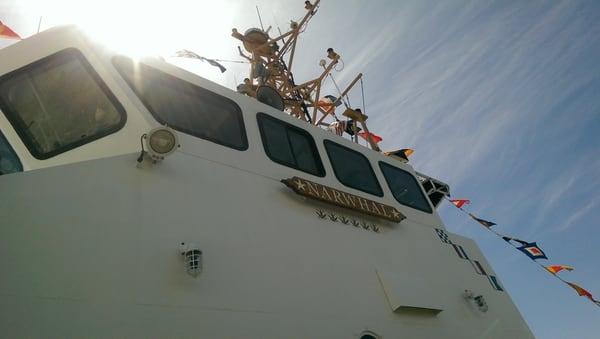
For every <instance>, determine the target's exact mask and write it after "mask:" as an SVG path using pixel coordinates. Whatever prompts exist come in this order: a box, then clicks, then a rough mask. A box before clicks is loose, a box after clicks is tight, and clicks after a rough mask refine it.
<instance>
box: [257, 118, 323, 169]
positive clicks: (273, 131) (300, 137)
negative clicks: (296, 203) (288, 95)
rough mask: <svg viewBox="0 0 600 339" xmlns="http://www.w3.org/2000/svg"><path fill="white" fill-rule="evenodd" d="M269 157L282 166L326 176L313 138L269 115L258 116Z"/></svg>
mask: <svg viewBox="0 0 600 339" xmlns="http://www.w3.org/2000/svg"><path fill="white" fill-rule="evenodd" d="M257 119H258V127H259V129H260V135H261V137H262V141H263V146H264V148H265V152H266V153H267V156H268V157H269V158H270V159H271V160H273V161H275V162H277V163H280V164H282V165H285V166H288V167H292V168H295V169H298V170H300V171H304V172H307V173H310V174H314V175H318V176H324V175H325V171H324V170H323V164H322V163H321V159H320V158H319V153H318V151H317V147H316V145H315V142H314V140H313V138H312V136H311V135H310V134H309V133H308V132H306V131H304V130H303V129H301V128H298V127H296V126H294V125H290V124H288V123H285V122H283V121H281V120H278V119H275V118H273V117H271V116H269V115H266V114H263V113H259V114H258V115H257Z"/></svg>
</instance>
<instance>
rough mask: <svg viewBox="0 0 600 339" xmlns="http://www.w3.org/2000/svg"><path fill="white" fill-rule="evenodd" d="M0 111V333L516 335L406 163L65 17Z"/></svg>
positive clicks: (7, 86) (481, 268)
mask: <svg viewBox="0 0 600 339" xmlns="http://www.w3.org/2000/svg"><path fill="white" fill-rule="evenodd" d="M309 10H310V9H309ZM290 63H291V62H290ZM0 110H1V113H0V132H1V136H0V171H1V172H2V174H3V175H1V176H0V187H1V189H2V193H3V194H2V198H0V224H1V226H0V276H1V277H2V279H0V333H2V336H6V337H144V338H147V337H195V338H198V337H216V338H438V337H443V338H506V337H514V338H527V337H532V335H531V333H530V331H529V329H528V328H527V325H526V324H525V322H524V321H523V319H522V318H521V316H520V314H519V312H518V310H517V309H516V307H515V306H514V304H513V303H512V301H511V300H510V298H509V296H508V294H507V293H506V292H505V291H504V290H503V288H502V285H501V282H500V280H499V279H498V278H497V276H496V274H495V273H494V271H493V269H492V268H491V267H490V266H489V264H488V263H487V261H486V260H485V258H484V256H483V255H482V253H481V251H480V250H479V249H478V247H477V246H476V244H475V243H474V242H473V241H472V240H470V239H468V238H465V237H462V236H459V235H456V234H452V233H450V232H448V231H446V230H445V227H444V226H443V223H442V221H441V219H440V217H439V215H438V213H437V212H436V207H437V205H438V204H439V203H440V201H441V199H442V198H443V196H444V195H445V194H447V193H448V191H449V190H448V187H447V185H445V184H444V183H442V182H440V181H439V180H436V179H434V178H430V177H428V176H427V175H424V174H420V173H417V172H415V170H414V169H413V168H412V167H411V166H410V164H408V163H407V162H406V161H400V160H399V159H397V158H394V157H391V156H386V155H385V154H383V153H381V152H378V151H375V150H372V149H368V148H366V147H363V146H360V145H358V144H356V143H355V142H352V141H351V140H348V139H345V138H343V137H340V136H338V135H335V134H334V133H331V132H329V131H326V130H324V129H322V128H320V127H318V126H314V125H312V124H308V123H306V121H304V120H305V119H298V116H297V115H296V116H294V115H293V114H292V115H288V114H284V113H283V112H282V111H281V110H278V109H276V108H274V107H272V106H269V105H266V104H264V103H261V102H259V101H257V100H256V99H255V98H253V97H249V96H246V95H243V94H240V93H237V92H235V91H232V90H230V89H227V88H224V87H222V86H219V85H217V84H215V83H212V82H210V81H208V80H206V79H204V78H202V77H200V76H198V75H195V74H192V73H189V72H187V71H185V70H182V69H180V68H177V67H175V66H173V65H171V64H169V63H166V62H164V61H162V60H161V59H153V58H148V59H141V60H134V59H131V58H129V57H127V56H124V55H120V54H119V53H118V52H114V51H110V50H108V49H106V48H105V47H103V46H99V45H96V44H95V43H94V42H93V41H91V40H90V39H89V38H87V37H86V36H85V35H84V34H82V33H81V32H80V31H79V30H78V29H77V28H75V27H62V28H54V29H50V30H48V31H44V32H42V33H40V34H37V35H35V36H32V37H30V38H27V39H25V40H23V41H22V42H19V43H17V44H14V45H12V46H10V47H7V48H4V49H2V50H0ZM311 119H312V117H311Z"/></svg>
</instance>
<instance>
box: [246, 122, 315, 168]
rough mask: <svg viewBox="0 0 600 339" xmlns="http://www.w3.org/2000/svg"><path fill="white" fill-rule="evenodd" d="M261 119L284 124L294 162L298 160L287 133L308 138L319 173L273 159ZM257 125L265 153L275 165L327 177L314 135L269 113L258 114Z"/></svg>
mask: <svg viewBox="0 0 600 339" xmlns="http://www.w3.org/2000/svg"><path fill="white" fill-rule="evenodd" d="M260 119H267V120H271V121H274V122H275V123H279V124H282V125H284V126H285V129H286V137H287V141H288V145H289V147H290V151H291V154H292V156H293V157H294V160H296V156H295V155H294V152H293V147H292V145H291V142H290V137H289V135H288V133H287V130H288V129H291V130H293V131H294V132H297V133H299V134H300V135H304V136H307V137H308V140H309V143H310V144H311V146H312V153H313V156H314V159H315V160H316V161H315V162H316V165H317V170H318V172H319V173H311V172H307V171H305V170H303V169H301V168H300V167H298V166H296V165H294V164H290V163H287V162H285V161H281V160H279V159H275V158H273V156H272V155H271V152H270V151H269V149H268V148H267V143H266V139H265V131H264V127H263V124H261V122H260ZM256 123H257V125H258V129H259V133H260V140H261V142H262V145H263V149H264V151H265V154H266V155H267V157H268V158H269V159H270V160H271V161H273V162H275V163H278V164H280V165H283V166H286V167H290V168H293V169H295V170H298V171H301V172H304V173H308V174H310V175H314V176H317V177H321V178H323V177H325V175H326V172H325V166H323V160H322V159H321V155H320V154H319V149H318V148H317V143H316V142H315V139H314V137H313V136H312V134H310V133H309V132H308V131H306V130H304V129H302V128H300V127H298V126H294V125H292V124H290V123H288V122H285V121H283V120H280V119H277V118H275V117H273V116H271V115H269V114H267V113H263V112H258V113H256ZM296 162H297V161H296Z"/></svg>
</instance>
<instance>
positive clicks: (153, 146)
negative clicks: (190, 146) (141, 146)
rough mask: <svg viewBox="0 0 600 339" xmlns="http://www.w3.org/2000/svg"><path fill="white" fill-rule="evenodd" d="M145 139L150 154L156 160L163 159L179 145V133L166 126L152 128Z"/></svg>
mask: <svg viewBox="0 0 600 339" xmlns="http://www.w3.org/2000/svg"><path fill="white" fill-rule="evenodd" d="M145 139H146V147H147V152H148V155H150V157H151V158H152V159H153V160H155V161H158V160H163V159H164V158H165V157H166V156H168V155H170V154H172V153H173V152H175V150H176V149H177V147H179V139H178V138H177V134H176V133H175V131H174V130H172V129H171V128H169V127H166V126H161V127H157V128H155V129H153V130H151V131H150V132H149V133H148V134H147V136H146V138H145Z"/></svg>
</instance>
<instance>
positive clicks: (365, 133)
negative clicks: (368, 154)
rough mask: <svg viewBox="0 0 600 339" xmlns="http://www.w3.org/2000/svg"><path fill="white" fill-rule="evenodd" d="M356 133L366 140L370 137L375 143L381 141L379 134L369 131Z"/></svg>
mask: <svg viewBox="0 0 600 339" xmlns="http://www.w3.org/2000/svg"><path fill="white" fill-rule="evenodd" d="M358 135H359V136H360V137H361V138H363V139H365V140H367V141H368V140H369V139H371V141H373V142H375V143H378V142H381V140H383V139H382V138H381V137H380V136H379V135H376V134H373V133H369V132H359V133H358Z"/></svg>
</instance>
